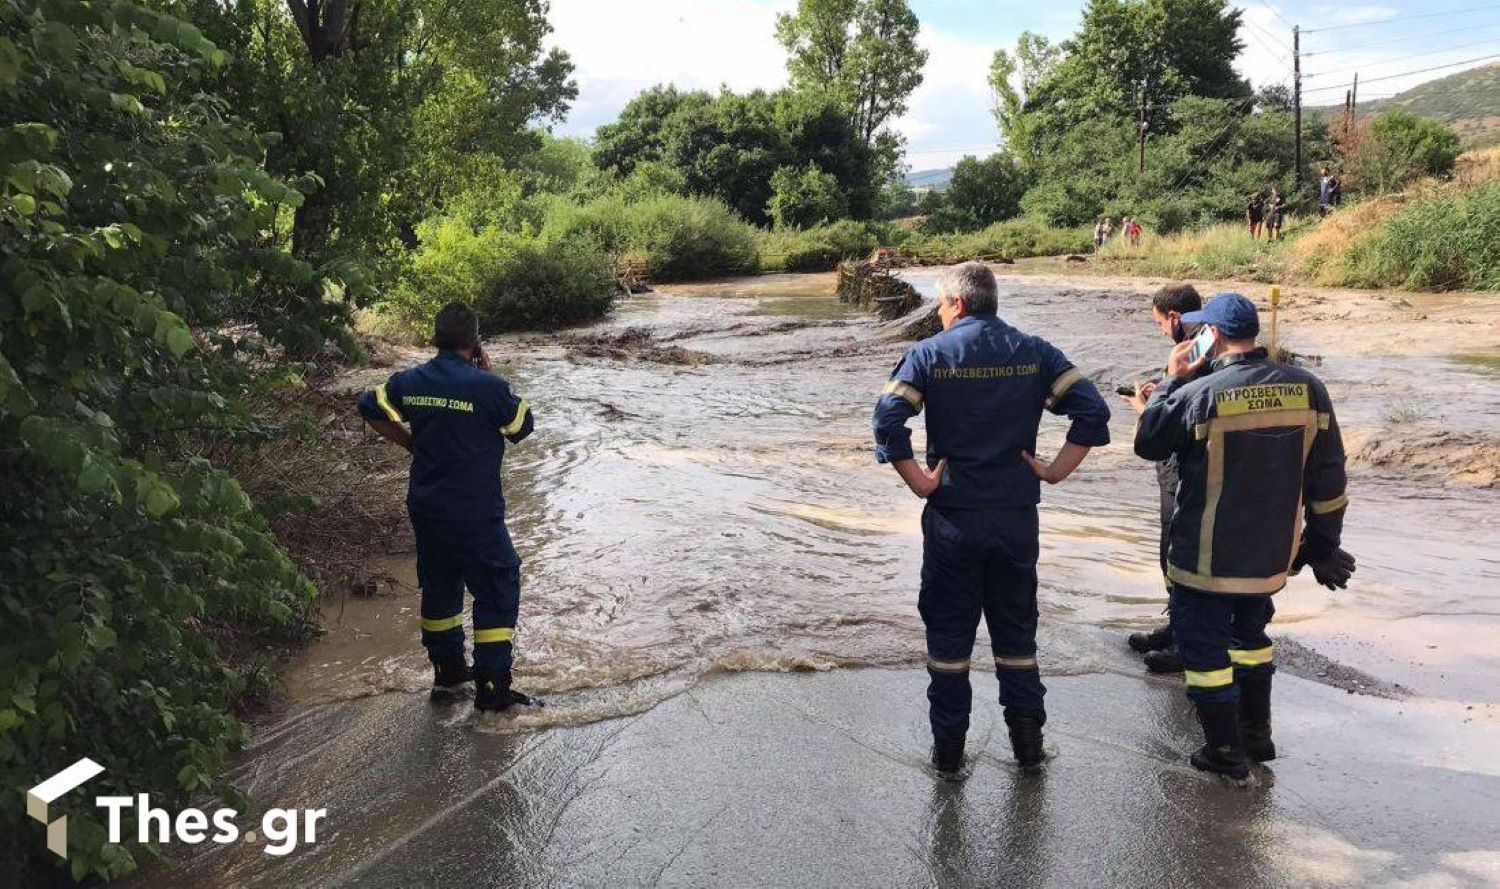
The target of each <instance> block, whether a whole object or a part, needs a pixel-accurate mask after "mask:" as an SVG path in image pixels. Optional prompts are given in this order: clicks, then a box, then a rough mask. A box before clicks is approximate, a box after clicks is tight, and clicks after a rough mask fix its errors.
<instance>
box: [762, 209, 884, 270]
mask: <svg viewBox="0 0 1500 889" xmlns="http://www.w3.org/2000/svg"><path fill="white" fill-rule="evenodd" d="M909 236H910V233H909V232H907V231H906V230H905V229H902V228H899V227H897V226H894V225H888V224H886V225H882V224H879V223H869V222H852V221H850V220H847V219H846V220H843V221H840V222H835V223H833V224H831V225H824V226H819V227H817V228H810V229H805V230H802V231H795V230H781V231H775V232H765V233H763V234H762V235H761V237H760V263H761V267H762V268H766V269H776V270H779V271H784V272H826V271H829V270H830V269H832V268H834V267H835V266H837V265H838V264H839V263H840V262H841V261H843V260H845V259H856V258H859V259H862V258H864V257H866V256H869V255H870V253H871V252H873V251H874V250H875V248H877V247H894V246H898V245H900V244H901V243H903V242H904V241H905V240H906V239H907V238H908V237H909Z"/></svg>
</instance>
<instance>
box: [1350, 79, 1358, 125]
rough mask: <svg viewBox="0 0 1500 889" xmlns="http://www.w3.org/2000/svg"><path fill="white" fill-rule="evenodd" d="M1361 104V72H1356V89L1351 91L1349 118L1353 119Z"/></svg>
mask: <svg viewBox="0 0 1500 889" xmlns="http://www.w3.org/2000/svg"><path fill="white" fill-rule="evenodd" d="M1358 105H1359V72H1358V71H1355V72H1354V89H1352V90H1350V91H1349V118H1350V119H1351V120H1352V119H1353V118H1354V115H1355V114H1356V113H1357V112H1358V110H1359V109H1358V108H1357V106H1358Z"/></svg>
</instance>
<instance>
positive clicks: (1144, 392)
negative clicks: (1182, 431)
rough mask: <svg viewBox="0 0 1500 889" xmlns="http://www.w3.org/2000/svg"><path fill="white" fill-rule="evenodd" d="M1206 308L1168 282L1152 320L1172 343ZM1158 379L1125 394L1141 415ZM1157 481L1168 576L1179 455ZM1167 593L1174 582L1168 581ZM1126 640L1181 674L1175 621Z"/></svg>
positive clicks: (1162, 667) (1188, 332)
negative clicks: (1192, 315) (1186, 320)
mask: <svg viewBox="0 0 1500 889" xmlns="http://www.w3.org/2000/svg"><path fill="white" fill-rule="evenodd" d="M1201 308H1203V298H1202V297H1200V296H1199V295H1198V291H1197V289H1196V288H1195V287H1193V285H1191V284H1168V285H1167V286H1166V287H1163V288H1162V289H1160V290H1158V291H1156V294H1155V295H1154V296H1152V297H1151V320H1152V321H1154V322H1155V323H1156V326H1157V327H1158V328H1160V329H1161V332H1162V333H1164V334H1166V335H1167V337H1168V338H1170V339H1171V340H1172V342H1173V343H1180V342H1182V341H1183V340H1186V339H1191V338H1192V336H1193V335H1194V334H1196V333H1197V332H1198V330H1197V326H1196V325H1193V326H1188V325H1185V324H1183V323H1182V316H1183V315H1185V314H1187V313H1188V312H1196V311H1198V310H1199V309H1201ZM1158 385H1160V382H1159V381H1153V382H1149V383H1141V384H1137V385H1136V387H1135V391H1134V393H1133V394H1131V395H1128V396H1126V397H1125V401H1126V403H1127V404H1129V405H1130V407H1131V408H1132V409H1133V410H1134V411H1135V412H1136V414H1140V413H1142V412H1143V411H1145V410H1146V402H1147V401H1149V400H1150V398H1151V393H1152V392H1154V391H1156V387H1157V386H1158ZM1156 483H1157V487H1158V489H1159V490H1160V494H1161V496H1160V500H1159V503H1160V506H1161V510H1160V515H1161V533H1160V535H1159V541H1160V546H1159V548H1158V555H1159V558H1160V560H1161V573H1162V578H1163V579H1165V578H1166V576H1167V546H1168V544H1169V543H1170V542H1171V535H1172V514H1173V513H1174V512H1176V511H1177V457H1176V456H1175V455H1174V456H1171V457H1168V458H1167V459H1165V460H1162V461H1160V462H1159V463H1157V464H1156ZM1166 583H1167V592H1168V593H1170V592H1171V590H1172V582H1171V581H1170V580H1168V581H1166ZM1127 642H1128V643H1129V644H1130V647H1131V649H1133V650H1135V651H1138V652H1140V653H1141V654H1143V655H1144V656H1145V658H1144V660H1145V663H1146V669H1148V670H1150V671H1151V672H1153V673H1181V672H1182V656H1181V655H1179V654H1178V653H1177V645H1176V643H1174V642H1173V641H1172V622H1171V620H1170V618H1169V619H1168V621H1167V623H1166V625H1165V626H1163V627H1160V628H1158V629H1155V630H1152V631H1151V632H1149V633H1131V634H1130V637H1129V639H1128V640H1127Z"/></svg>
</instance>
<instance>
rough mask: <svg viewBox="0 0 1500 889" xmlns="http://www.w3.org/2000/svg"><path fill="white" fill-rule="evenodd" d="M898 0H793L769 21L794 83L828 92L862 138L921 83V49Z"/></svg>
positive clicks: (873, 133) (871, 142) (872, 140)
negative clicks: (791, 5) (790, 7)
mask: <svg viewBox="0 0 1500 889" xmlns="http://www.w3.org/2000/svg"><path fill="white" fill-rule="evenodd" d="M919 25H920V23H919V22H918V21H917V17H916V14H915V13H913V12H912V11H911V8H910V7H909V6H908V5H907V3H906V2H905V0H800V2H799V3H798V4H797V11H796V12H795V13H784V14H782V15H781V16H780V17H779V18H778V19H777V22H776V36H777V39H779V40H780V41H781V44H782V46H784V47H786V50H787V54H788V58H787V70H788V71H789V72H790V74H791V76H792V86H793V87H794V88H795V89H797V90H799V91H814V92H820V93H822V94H824V95H828V96H831V97H833V98H834V99H836V100H837V101H838V102H839V103H840V104H841V105H843V107H844V108H845V109H846V111H847V113H848V114H849V120H850V123H852V124H853V126H854V128H855V131H856V132H857V133H859V135H860V138H861V140H862V141H863V142H864V144H865V146H866V147H867V148H870V149H875V148H876V147H877V146H876V138H877V135H878V134H879V132H880V130H881V128H882V127H884V126H885V125H886V124H887V123H889V122H890V121H891V120H893V119H895V118H897V117H899V116H900V115H901V114H902V113H904V112H905V111H906V107H907V105H906V103H907V100H908V99H909V98H910V96H911V94H912V92H913V91H915V90H916V88H917V87H918V86H920V85H921V83H922V66H923V65H925V64H927V51H926V50H925V49H922V48H921V47H920V46H918V45H917V32H918V30H919Z"/></svg>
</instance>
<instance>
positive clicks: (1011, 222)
mask: <svg viewBox="0 0 1500 889" xmlns="http://www.w3.org/2000/svg"><path fill="white" fill-rule="evenodd" d="M1092 244H1093V229H1092V228H1090V227H1088V226H1080V227H1077V228H1054V227H1052V226H1048V225H1045V224H1043V223H1041V222H1039V221H1037V220H1035V219H1027V218H1021V219H1007V220H1006V221H1004V222H997V223H995V224H994V225H991V226H987V227H985V228H983V229H980V230H979V231H977V232H970V233H969V234H965V235H953V236H946V237H938V238H931V239H929V240H928V241H927V244H926V247H925V249H924V250H923V252H925V253H928V254H941V255H948V256H1004V257H1007V258H1010V259H1021V258H1023V257H1028V256H1058V255H1062V254H1066V253H1081V252H1084V251H1086V250H1088V249H1089V248H1090V247H1091V246H1092Z"/></svg>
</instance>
